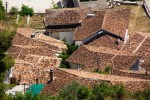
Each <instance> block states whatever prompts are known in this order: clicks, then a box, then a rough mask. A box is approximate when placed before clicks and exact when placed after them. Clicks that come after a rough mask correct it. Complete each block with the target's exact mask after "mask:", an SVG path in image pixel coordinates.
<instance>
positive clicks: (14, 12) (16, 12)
mask: <svg viewBox="0 0 150 100" xmlns="http://www.w3.org/2000/svg"><path fill="white" fill-rule="evenodd" d="M9 12H10V14H11V15H16V14H18V12H19V11H18V8H17V7H12V8H11V9H10V11H9Z"/></svg>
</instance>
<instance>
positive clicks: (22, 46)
mask: <svg viewBox="0 0 150 100" xmlns="http://www.w3.org/2000/svg"><path fill="white" fill-rule="evenodd" d="M12 46H15V47H19V48H22V49H24V48H41V47H43V46H30V45H16V44H13V45H12Z"/></svg>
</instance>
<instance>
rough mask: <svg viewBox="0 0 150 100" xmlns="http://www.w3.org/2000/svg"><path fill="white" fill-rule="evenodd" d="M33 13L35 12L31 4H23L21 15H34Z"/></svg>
mask: <svg viewBox="0 0 150 100" xmlns="http://www.w3.org/2000/svg"><path fill="white" fill-rule="evenodd" d="M33 14H34V10H33V8H30V7H29V6H26V5H22V7H21V11H20V15H21V16H27V15H30V16H33Z"/></svg>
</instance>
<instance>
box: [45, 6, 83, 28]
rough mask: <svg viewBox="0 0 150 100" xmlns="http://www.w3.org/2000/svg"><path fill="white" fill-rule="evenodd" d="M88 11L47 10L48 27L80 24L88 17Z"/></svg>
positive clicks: (69, 9)
mask: <svg viewBox="0 0 150 100" xmlns="http://www.w3.org/2000/svg"><path fill="white" fill-rule="evenodd" d="M85 12H86V9H80V8H65V9H57V10H55V9H50V10H48V9H47V10H46V18H45V22H46V26H47V25H55V24H56V25H58V24H72V23H80V21H81V19H82V18H84V17H85V16H86V13H85Z"/></svg>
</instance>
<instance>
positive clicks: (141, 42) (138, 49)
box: [122, 32, 150, 69]
mask: <svg viewBox="0 0 150 100" xmlns="http://www.w3.org/2000/svg"><path fill="white" fill-rule="evenodd" d="M122 50H125V51H126V52H129V53H133V54H135V55H137V56H140V57H142V59H143V60H144V63H142V65H141V66H142V67H143V68H147V69H150V68H149V67H148V66H149V65H150V60H149V59H150V33H143V32H136V33H135V34H134V35H133V36H132V37H131V38H130V39H129V41H128V42H127V43H126V44H125V46H124V47H123V49H122Z"/></svg>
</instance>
